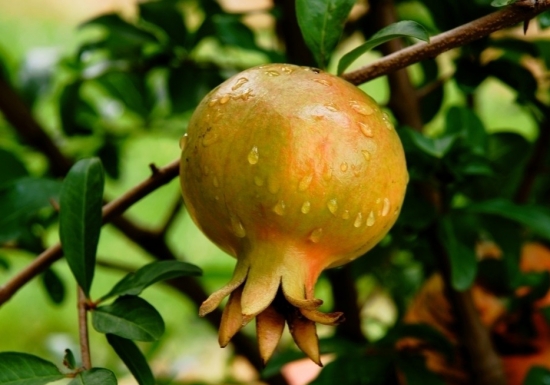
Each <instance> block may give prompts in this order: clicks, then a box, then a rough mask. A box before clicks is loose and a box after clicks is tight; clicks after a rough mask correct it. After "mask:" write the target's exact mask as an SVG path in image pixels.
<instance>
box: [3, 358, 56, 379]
mask: <svg viewBox="0 0 550 385" xmlns="http://www.w3.org/2000/svg"><path fill="white" fill-rule="evenodd" d="M64 377H65V375H63V374H61V372H60V371H59V369H58V368H57V366H55V365H54V364H52V363H51V362H48V361H46V360H43V359H42V358H39V357H36V356H33V355H30V354H26V353H14V352H4V353H0V385H43V384H47V383H49V382H53V381H57V380H60V379H62V378H64Z"/></svg>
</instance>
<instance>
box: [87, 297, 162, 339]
mask: <svg viewBox="0 0 550 385" xmlns="http://www.w3.org/2000/svg"><path fill="white" fill-rule="evenodd" d="M92 324H93V325H94V328H95V329H96V330H97V331H98V332H100V333H110V334H116V335H117V336H120V337H123V338H128V339H131V340H136V341H155V340H157V339H159V337H160V336H162V334H163V333H164V321H163V320H162V317H161V316H160V314H159V313H158V312H157V310H156V309H155V308H154V307H153V306H151V305H150V304H149V303H148V302H147V301H145V300H144V299H142V298H139V297H135V296H124V297H119V298H118V299H117V300H116V301H115V302H113V303H112V304H110V305H107V306H100V307H98V308H96V309H95V310H94V312H93V313H92Z"/></svg>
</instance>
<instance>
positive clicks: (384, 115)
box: [382, 112, 393, 131]
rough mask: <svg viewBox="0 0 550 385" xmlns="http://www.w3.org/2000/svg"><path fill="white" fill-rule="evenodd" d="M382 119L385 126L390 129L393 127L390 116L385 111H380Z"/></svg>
mask: <svg viewBox="0 0 550 385" xmlns="http://www.w3.org/2000/svg"><path fill="white" fill-rule="evenodd" d="M382 120H383V121H384V124H385V125H386V128H387V129H388V130H390V131H391V130H392V129H393V126H392V124H391V122H390V116H389V115H388V114H387V112H384V113H382Z"/></svg>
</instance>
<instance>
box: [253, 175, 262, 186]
mask: <svg viewBox="0 0 550 385" xmlns="http://www.w3.org/2000/svg"><path fill="white" fill-rule="evenodd" d="M254 184H255V185H256V186H258V187H261V186H263V185H264V180H263V179H262V178H260V177H259V176H255V177H254Z"/></svg>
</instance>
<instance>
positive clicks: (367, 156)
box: [361, 150, 370, 161]
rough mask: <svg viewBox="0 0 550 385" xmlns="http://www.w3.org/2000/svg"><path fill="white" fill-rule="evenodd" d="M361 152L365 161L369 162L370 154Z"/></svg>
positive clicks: (365, 151)
mask: <svg viewBox="0 0 550 385" xmlns="http://www.w3.org/2000/svg"><path fill="white" fill-rule="evenodd" d="M361 152H362V153H363V156H364V157H365V159H366V160H367V161H369V160H370V152H368V151H367V150H363V151H361Z"/></svg>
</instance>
